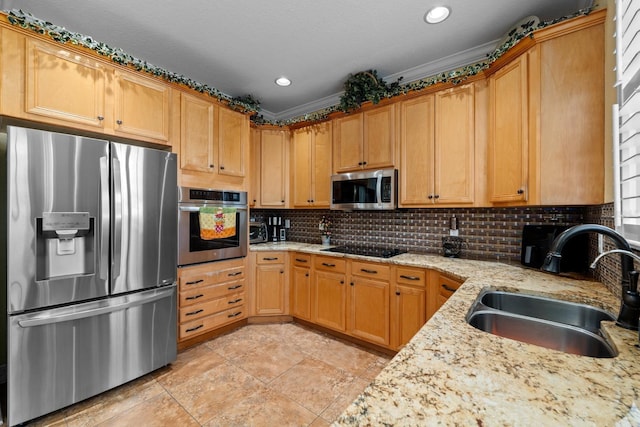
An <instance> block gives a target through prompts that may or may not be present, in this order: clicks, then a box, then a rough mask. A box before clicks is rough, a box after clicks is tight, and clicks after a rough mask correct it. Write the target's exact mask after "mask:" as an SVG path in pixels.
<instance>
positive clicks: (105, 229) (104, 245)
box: [99, 156, 111, 280]
mask: <svg viewBox="0 0 640 427" xmlns="http://www.w3.org/2000/svg"><path fill="white" fill-rule="evenodd" d="M110 219H111V218H110V212H109V158H108V157H106V156H105V157H100V267H99V268H100V271H99V275H100V278H101V279H105V280H106V279H107V278H108V277H109V221H110Z"/></svg>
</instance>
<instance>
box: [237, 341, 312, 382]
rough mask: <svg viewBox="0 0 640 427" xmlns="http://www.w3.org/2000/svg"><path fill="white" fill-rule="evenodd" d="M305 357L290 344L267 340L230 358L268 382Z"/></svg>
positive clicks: (240, 366)
mask: <svg viewBox="0 0 640 427" xmlns="http://www.w3.org/2000/svg"><path fill="white" fill-rule="evenodd" d="M304 358H305V355H304V354H303V353H301V352H299V351H297V350H295V349H294V348H292V347H289V346H288V345H285V344H283V343H277V342H267V343H265V344H263V345H261V346H260V347H255V348H252V349H250V350H248V351H247V352H245V353H244V354H240V355H238V356H236V357H235V358H233V359H231V360H229V363H231V364H233V365H234V366H237V367H239V368H241V369H244V370H245V371H247V372H248V373H249V374H251V375H253V376H254V377H256V378H258V379H259V380H260V381H263V382H265V383H268V382H269V381H271V380H273V379H274V378H276V377H278V376H280V375H281V374H282V373H283V372H285V371H287V370H288V369H290V368H291V367H293V366H294V365H297V364H298V363H300V362H301V361H302V360H303V359H304Z"/></svg>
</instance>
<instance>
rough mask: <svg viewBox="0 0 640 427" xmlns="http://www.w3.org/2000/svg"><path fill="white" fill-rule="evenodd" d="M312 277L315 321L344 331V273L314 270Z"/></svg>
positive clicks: (345, 299)
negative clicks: (313, 281)
mask: <svg viewBox="0 0 640 427" xmlns="http://www.w3.org/2000/svg"><path fill="white" fill-rule="evenodd" d="M314 279H315V286H314V305H315V307H314V309H315V310H314V312H315V322H316V323H317V324H319V325H322V326H326V327H328V328H332V329H336V330H338V331H342V332H344V331H346V329H347V328H346V309H347V298H346V296H347V293H346V288H345V286H346V285H345V275H344V274H337V273H331V272H326V271H316V272H315V277H314Z"/></svg>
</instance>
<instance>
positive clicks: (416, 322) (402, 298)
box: [391, 267, 427, 350]
mask: <svg viewBox="0 0 640 427" xmlns="http://www.w3.org/2000/svg"><path fill="white" fill-rule="evenodd" d="M426 278H427V274H426V270H424V269H422V268H410V267H397V268H396V271H395V277H394V283H393V285H392V289H393V294H392V295H391V347H392V348H393V349H395V350H400V349H401V348H402V347H403V346H404V345H405V344H406V343H408V342H409V340H411V338H412V337H413V336H414V335H415V334H416V332H418V331H419V330H420V328H421V327H422V325H424V324H425V322H426V321H427V311H426V302H427V301H426V295H427V280H426Z"/></svg>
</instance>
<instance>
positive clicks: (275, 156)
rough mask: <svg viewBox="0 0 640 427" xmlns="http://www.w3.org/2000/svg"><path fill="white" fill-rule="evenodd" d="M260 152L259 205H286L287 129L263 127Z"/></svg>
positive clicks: (277, 206) (264, 206)
mask: <svg viewBox="0 0 640 427" xmlns="http://www.w3.org/2000/svg"><path fill="white" fill-rule="evenodd" d="M260 154H261V155H260V207H263V208H284V207H287V198H288V181H287V179H288V176H289V168H288V160H289V131H288V130H280V129H263V130H262V131H261V133H260Z"/></svg>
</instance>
